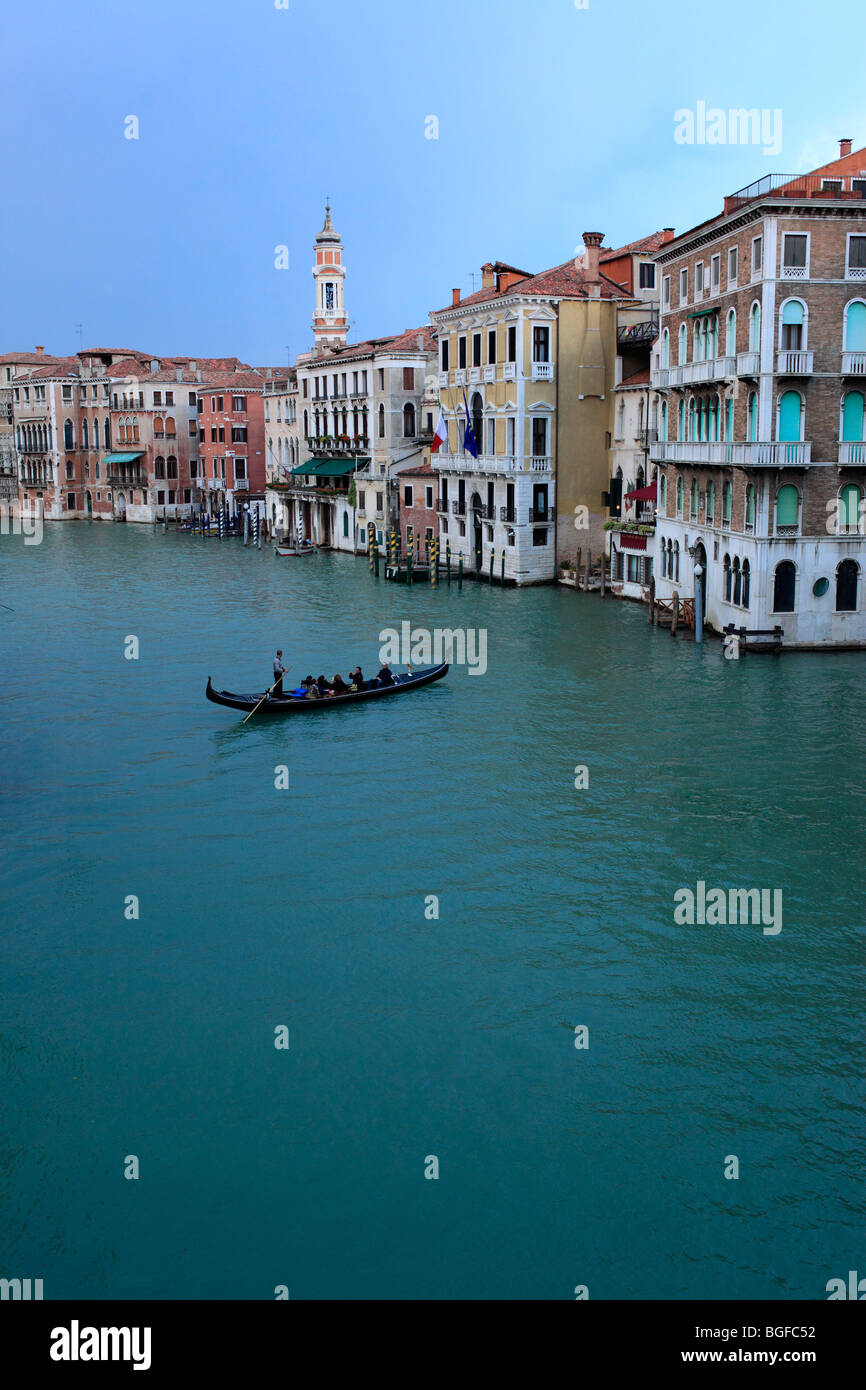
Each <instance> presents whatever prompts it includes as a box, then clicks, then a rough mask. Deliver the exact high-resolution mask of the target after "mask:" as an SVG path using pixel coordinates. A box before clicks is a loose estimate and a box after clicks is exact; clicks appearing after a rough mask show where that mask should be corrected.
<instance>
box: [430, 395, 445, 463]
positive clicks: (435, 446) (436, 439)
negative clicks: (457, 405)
mask: <svg viewBox="0 0 866 1390" xmlns="http://www.w3.org/2000/svg"><path fill="white" fill-rule="evenodd" d="M447 443H448V426H447V425H446V423H445V414H444V412H443V410H442V408H441V407H440V409H439V424H438V425H437V426H436V433H435V434H434V436H433V443H432V444H431V445H430V452H431V453H432V454H438V452H439V450H440V449H441V448H442V445H443V444H447Z"/></svg>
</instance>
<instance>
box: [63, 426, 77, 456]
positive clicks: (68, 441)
mask: <svg viewBox="0 0 866 1390" xmlns="http://www.w3.org/2000/svg"><path fill="white" fill-rule="evenodd" d="M63 447H64V449H74V448H75V429H74V427H73V424H72V421H71V420H64V422H63Z"/></svg>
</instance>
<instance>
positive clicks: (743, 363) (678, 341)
mask: <svg viewBox="0 0 866 1390" xmlns="http://www.w3.org/2000/svg"><path fill="white" fill-rule="evenodd" d="M658 261H659V266H660V271H661V276H662V303H661V321H660V322H661V336H660V339H659V345H658V352H657V360H656V361H655V362H654V367H653V386H654V387H656V388H657V390H658V391H659V394H660V397H661V403H660V407H659V439H658V442H657V443H656V444H655V445H654V446H653V447H652V449H651V459H652V461H653V462H654V463H656V464H658V466H659V494H658V528H657V535H656V540H655V549H654V558H655V578H656V584H657V591H658V594H659V596H660V597H662V598H669V597H671V596H672V595H673V593H674V592H677V594H678V595H679V596H681V597H686V598H690V597H693V596H694V593H695V575H696V567H697V566H698V565H700V568H701V571H702V574H701V576H700V583H701V585H702V589H703V596H704V608H705V613H706V617H707V621H708V622H709V623H710V624H711V625H712V626H713V627H714V628H716V629H722V628H724V627H725V626H726V625H727V624H731V623H732V624H734V625H735V626H737V627H745V628H747V629H750V630H767V629H771V628H774V627H776V626H780V627H782V628H783V630H784V639H783V640H784V645H785V646H795V647H822V646H839V645H841V646H847V645H850V646H862V645H866V603H864V592H863V582H862V566H863V562H864V535H863V532H864V524H863V514H864V510H866V506H864V498H866V432H864V418H866V417H864V387H866V150H860V151H857V152H854V153H852V152H851V142H850V141H844V142H842V152H841V155H840V157H839V158H838V159H836V160H833V161H831V162H830V163H828V164H827V165H825V166H823V167H822V168H821V169H817V170H815V171H813V172H812V173H811V174H806V175H802V176H794V177H791V176H786V175H771V176H768V177H767V178H765V179H762V180H760V181H759V182H758V183H756V184H753V185H750V186H749V187H747V188H743V189H740V190H739V191H738V192H737V193H735V194H733V195H731V196H730V197H728V198H726V199H725V204H724V209H723V211H722V212H721V214H719V215H717V216H715V217H713V218H711V219H710V220H709V221H707V222H705V223H703V224H701V225H700V226H698V227H695V228H693V229H692V230H691V231H689V232H686V233H684V234H683V235H681V236H679V237H677V238H676V239H675V240H674V241H673V242H671V243H670V244H669V245H667V246H665V247H664V248H663V249H662V251H661V252H660V253H659V255H658Z"/></svg>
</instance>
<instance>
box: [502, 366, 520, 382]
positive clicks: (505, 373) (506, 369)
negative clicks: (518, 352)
mask: <svg viewBox="0 0 866 1390" xmlns="http://www.w3.org/2000/svg"><path fill="white" fill-rule="evenodd" d="M502 379H503V381H516V380H517V363H516V362H504V363H503V364H502Z"/></svg>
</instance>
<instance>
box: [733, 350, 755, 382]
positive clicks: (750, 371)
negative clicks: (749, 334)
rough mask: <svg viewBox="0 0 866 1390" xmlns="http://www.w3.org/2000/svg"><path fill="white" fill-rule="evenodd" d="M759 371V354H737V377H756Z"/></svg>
mask: <svg viewBox="0 0 866 1390" xmlns="http://www.w3.org/2000/svg"><path fill="white" fill-rule="evenodd" d="M760 369H761V354H760V353H759V352H739V353H737V376H757V375H758V373H759V371H760Z"/></svg>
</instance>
